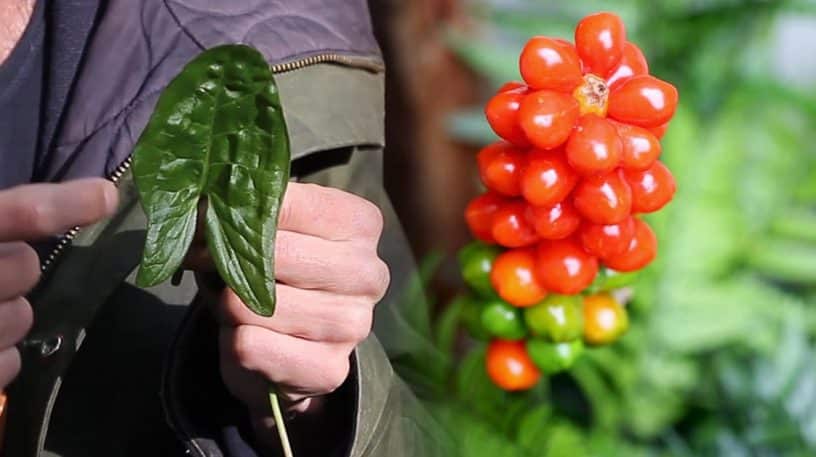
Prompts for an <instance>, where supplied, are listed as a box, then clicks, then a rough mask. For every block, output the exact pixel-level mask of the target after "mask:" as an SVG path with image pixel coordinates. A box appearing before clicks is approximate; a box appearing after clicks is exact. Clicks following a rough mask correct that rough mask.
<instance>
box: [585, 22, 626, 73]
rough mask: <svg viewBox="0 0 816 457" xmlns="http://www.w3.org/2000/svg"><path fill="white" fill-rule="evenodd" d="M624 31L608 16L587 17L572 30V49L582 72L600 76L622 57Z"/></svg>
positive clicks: (622, 26) (619, 23) (613, 66)
mask: <svg viewBox="0 0 816 457" xmlns="http://www.w3.org/2000/svg"><path fill="white" fill-rule="evenodd" d="M625 43H626V28H625V27H624V25H623V21H621V18H619V17H618V16H617V15H615V14H612V13H596V14H590V15H589V16H586V17H585V18H583V19H581V22H579V23H578V26H577V27H576V28H575V48H576V50H577V51H578V55H579V56H580V57H581V61H582V62H583V63H584V71H585V72H586V73H592V74H596V75H598V76H603V75H606V74H607V73H609V72H610V71H611V70H612V69H613V68H615V66H616V65H617V64H618V62H620V60H621V58H622V57H623V48H624V44H625Z"/></svg>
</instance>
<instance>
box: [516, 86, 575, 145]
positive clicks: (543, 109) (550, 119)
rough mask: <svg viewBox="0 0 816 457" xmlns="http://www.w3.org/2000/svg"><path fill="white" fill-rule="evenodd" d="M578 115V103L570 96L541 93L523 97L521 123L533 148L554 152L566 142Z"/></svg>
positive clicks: (557, 93)
mask: <svg viewBox="0 0 816 457" xmlns="http://www.w3.org/2000/svg"><path fill="white" fill-rule="evenodd" d="M578 115H579V106H578V101H577V100H575V98H573V97H572V96H571V95H569V94H565V93H560V92H553V91H549V90H540V91H538V92H533V93H531V94H529V95H527V96H526V97H524V100H522V102H521V107H520V108H519V111H518V120H519V122H520V124H521V128H522V130H524V133H525V134H526V135H527V139H529V140H530V143H532V144H533V146H536V147H538V148H540V149H554V148H557V147H558V146H561V145H562V144H564V142H565V141H567V138H569V135H570V133H571V132H572V128H573V126H574V125H575V122H576V121H577V120H578Z"/></svg>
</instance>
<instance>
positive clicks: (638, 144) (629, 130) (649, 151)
mask: <svg viewBox="0 0 816 457" xmlns="http://www.w3.org/2000/svg"><path fill="white" fill-rule="evenodd" d="M615 127H617V129H618V136H619V137H620V139H621V142H622V143H623V154H622V155H621V167H623V168H624V169H626V170H646V169H648V168H649V167H651V166H652V165H653V164H654V163H655V161H656V160H657V158H658V157H660V153H661V151H662V150H663V149H662V147H661V146H660V141H658V139H657V137H655V136H654V134H653V133H652V132H650V131H649V130H647V129H644V128H643V127H638V126H636V125H629V124H621V123H615Z"/></svg>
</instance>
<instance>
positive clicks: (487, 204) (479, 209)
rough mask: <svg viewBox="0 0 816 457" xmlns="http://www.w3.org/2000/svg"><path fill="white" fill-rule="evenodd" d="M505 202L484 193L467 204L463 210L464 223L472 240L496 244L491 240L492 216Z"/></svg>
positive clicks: (498, 196)
mask: <svg viewBox="0 0 816 457" xmlns="http://www.w3.org/2000/svg"><path fill="white" fill-rule="evenodd" d="M505 202H506V199H505V198H504V197H502V196H500V195H498V194H496V193H493V192H486V193H484V194H482V195H479V196H478V197H476V198H474V199H473V200H471V201H470V203H468V205H467V208H465V221H466V222H467V225H468V228H470V233H472V234H473V237H474V238H476V239H478V240H482V241H484V242H486V243H495V242H496V240H495V239H493V216H495V214H496V212H497V211H498V210H499V208H501V207H502V205H504V203H505Z"/></svg>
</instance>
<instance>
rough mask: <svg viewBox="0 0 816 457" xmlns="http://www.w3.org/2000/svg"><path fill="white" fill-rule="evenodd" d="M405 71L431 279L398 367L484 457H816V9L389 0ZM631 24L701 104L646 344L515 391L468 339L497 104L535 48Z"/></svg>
mask: <svg viewBox="0 0 816 457" xmlns="http://www.w3.org/2000/svg"><path fill="white" fill-rule="evenodd" d="M372 10H373V14H374V17H375V24H376V28H377V30H378V34H379V38H380V40H381V43H382V46H383V49H384V52H385V54H386V59H387V63H388V66H389V67H388V68H389V74H388V83H387V84H388V88H387V91H388V100H387V104H388V129H389V130H388V142H389V146H388V151H387V155H386V157H387V158H386V186H387V187H388V188H389V191H390V193H391V196H392V199H393V201H394V203H395V206H396V208H397V211H398V213H399V214H400V217H401V219H402V221H403V223H404V225H405V228H406V231H407V233H408V235H409V238H410V240H411V243H412V246H413V249H414V252H415V254H416V256H417V259H419V261H420V263H421V265H422V274H421V276H420V277H418V278H416V279H415V283H414V285H413V287H412V289H411V291H410V294H412V295H410V296H408V297H406V300H407V301H408V302H409V303H414V304H422V305H414V306H410V307H409V309H410V311H409V312H408V315H406V316H405V317H406V321H407V322H409V323H410V325H412V326H413V328H414V330H415V333H416V338H417V339H421V340H422V344H419V345H418V346H417V348H418V349H416V350H415V351H414V352H413V353H412V354H408V355H406V356H405V357H403V358H402V359H401V360H398V361H397V368H398V370H399V371H400V373H401V374H402V375H403V376H404V377H405V378H406V379H408V380H409V381H410V382H411V383H412V384H413V385H415V386H416V387H417V389H418V391H419V393H420V395H421V396H422V397H423V399H424V400H425V402H426V404H427V405H428V408H429V410H430V411H431V413H432V414H433V415H434V416H435V417H436V418H437V420H438V421H439V423H440V424H441V426H442V427H443V428H444V429H445V430H447V431H449V432H451V434H452V436H454V437H455V439H456V440H457V441H458V445H459V448H460V449H461V450H462V453H463V455H465V456H524V455H531V456H639V455H657V456H678V457H679V456H701V455H702V456H707V455H711V456H813V455H816V339H814V337H815V336H816V143H815V142H814V139H815V138H816V90H814V89H816V51H814V45H816V2H814V1H804V0H802V1H781V0H780V1H748V0H622V1H615V2H608V1H591V0H572V1H570V2H554V1H543V0H410V1H408V0H405V1H396V0H391V1H385V0H382V1H373V2H372ZM603 10H605V11H613V12H615V13H617V14H619V15H620V16H621V17H622V18H623V19H624V22H625V23H626V24H627V31H628V36H629V39H630V40H631V41H633V42H635V43H636V44H637V45H638V46H640V48H641V49H642V50H643V52H644V54H645V55H646V57H647V59H648V60H649V66H650V73H651V74H653V75H655V76H657V77H659V78H661V79H665V80H668V81H670V82H672V83H673V84H675V85H676V86H677V87H678V89H679V91H680V98H681V102H680V107H679V109H678V112H677V114H676V115H675V117H674V120H673V121H672V123H671V126H670V128H669V130H668V133H667V134H666V136H665V138H664V140H663V151H664V152H663V156H662V158H661V160H662V161H664V162H665V163H666V164H667V165H668V166H669V167H670V168H671V170H672V172H673V173H674V176H675V178H676V180H677V184H678V192H677V194H676V196H675V199H674V201H673V202H672V203H671V204H670V205H669V206H668V207H667V208H666V209H664V210H663V211H661V212H659V213H658V214H655V215H654V217H649V218H648V220H649V222H650V223H651V224H652V226H653V227H654V228H655V230H656V231H657V232H658V237H659V240H660V246H659V255H658V259H657V261H656V262H655V263H653V264H652V265H651V266H650V267H649V268H648V269H647V270H645V271H644V272H643V273H642V274H641V276H640V279H639V281H638V282H637V284H636V288H635V294H634V298H633V300H632V302H630V303H629V308H628V309H629V312H630V317H631V327H630V330H629V332H628V334H627V335H626V336H625V337H624V338H623V339H622V340H621V341H620V342H619V343H618V344H615V345H613V346H612V347H608V348H602V349H593V350H590V351H588V352H587V355H586V356H585V357H583V358H582V359H581V360H580V361H579V362H578V363H577V364H576V366H575V367H574V368H572V369H571V370H570V371H569V372H568V373H566V374H563V375H558V376H554V377H551V378H549V379H547V380H545V382H542V383H541V386H539V387H538V388H536V389H534V391H531V392H527V393H523V394H508V393H505V392H502V391H500V390H498V389H497V388H495V387H493V386H492V385H491V384H490V382H489V380H488V379H487V378H486V375H485V374H484V368H483V358H484V348H483V346H482V345H481V344H480V343H478V342H475V341H472V340H469V339H468V338H467V337H465V336H464V334H463V332H461V330H459V325H458V322H459V318H460V316H459V314H460V311H461V303H460V302H461V300H460V299H459V298H458V297H459V293H460V292H461V291H462V288H463V286H462V281H461V279H460V277H459V273H458V268H457V264H456V260H455V253H456V251H457V250H458V249H459V248H460V247H461V246H463V245H464V244H466V243H467V242H468V241H469V240H470V236H469V234H468V233H467V229H466V227H465V224H464V221H463V219H462V211H463V209H464V207H465V205H466V204H467V202H468V201H469V199H470V198H472V197H473V196H475V195H477V194H478V193H479V192H480V191H481V187H480V183H479V179H478V175H477V171H476V163H475V154H476V152H477V151H478V150H479V148H480V147H481V146H483V145H485V144H487V143H488V142H491V141H495V136H494V135H493V133H492V132H491V131H490V128H489V127H488V126H487V123H486V122H485V120H484V117H483V114H482V106H483V105H484V103H485V101H486V100H487V99H488V98H489V96H490V95H491V94H492V93H493V92H494V91H495V90H496V88H498V87H499V86H500V85H501V84H502V83H503V82H505V81H508V80H518V79H520V77H519V75H518V70H517V56H518V54H519V52H520V50H521V48H522V46H523V44H524V43H525V41H526V40H527V39H528V38H529V37H531V36H532V35H549V36H557V37H563V38H567V39H570V40H572V31H573V28H574V25H575V23H576V22H577V21H578V20H579V19H580V18H581V17H583V16H584V15H586V14H588V13H592V12H596V11H603Z"/></svg>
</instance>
